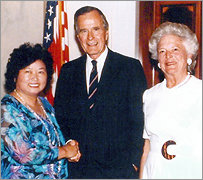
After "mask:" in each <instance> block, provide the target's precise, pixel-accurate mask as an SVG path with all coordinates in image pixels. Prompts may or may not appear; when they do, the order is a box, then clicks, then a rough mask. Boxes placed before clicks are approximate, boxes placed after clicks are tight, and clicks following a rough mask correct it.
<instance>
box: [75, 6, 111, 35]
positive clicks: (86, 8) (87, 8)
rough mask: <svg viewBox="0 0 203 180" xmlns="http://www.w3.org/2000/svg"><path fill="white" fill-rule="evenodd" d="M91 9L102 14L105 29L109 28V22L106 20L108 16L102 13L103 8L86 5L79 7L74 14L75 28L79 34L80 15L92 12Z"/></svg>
mask: <svg viewBox="0 0 203 180" xmlns="http://www.w3.org/2000/svg"><path fill="white" fill-rule="evenodd" d="M91 11H97V12H98V13H99V14H100V16H101V18H102V20H103V24H104V29H106V30H108V29H109V23H108V21H107V20H106V17H105V16H104V14H103V13H102V11H101V10H99V9H98V8H96V7H92V6H84V7H81V8H80V9H78V10H77V11H76V12H75V15H74V28H75V31H76V33H77V34H78V17H79V16H80V15H83V14H85V13H88V12H91Z"/></svg>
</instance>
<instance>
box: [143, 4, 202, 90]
mask: <svg viewBox="0 0 203 180" xmlns="http://www.w3.org/2000/svg"><path fill="white" fill-rule="evenodd" d="M201 12H202V2H201V1H140V29H139V32H140V41H139V47H140V54H141V56H142V60H143V68H144V72H145V75H146V77H147V83H148V87H152V86H154V85H155V84H157V83H159V82H160V81H162V80H163V78H164V76H163V73H161V71H160V70H159V68H157V61H154V60H152V59H151V58H150V56H149V48H148V42H149V38H150V36H151V34H152V32H153V31H154V30H155V28H156V27H158V26H159V25H160V24H161V23H163V22H165V21H171V22H178V23H183V24H186V25H187V26H189V27H190V28H191V29H192V30H193V31H194V32H195V33H196V35H197V38H198V41H199V43H200V47H199V53H198V57H197V65H196V68H195V76H196V77H198V78H200V79H201V78H202V61H201V57H202V17H201Z"/></svg>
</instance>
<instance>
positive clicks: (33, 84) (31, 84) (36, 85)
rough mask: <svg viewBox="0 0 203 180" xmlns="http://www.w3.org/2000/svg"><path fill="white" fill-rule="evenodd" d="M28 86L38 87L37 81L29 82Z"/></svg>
mask: <svg viewBox="0 0 203 180" xmlns="http://www.w3.org/2000/svg"><path fill="white" fill-rule="evenodd" d="M29 86H30V87H39V83H30V84H29Z"/></svg>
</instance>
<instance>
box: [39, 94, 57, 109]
mask: <svg viewBox="0 0 203 180" xmlns="http://www.w3.org/2000/svg"><path fill="white" fill-rule="evenodd" d="M39 99H40V100H41V101H42V104H43V106H44V108H45V109H46V110H48V111H49V112H50V113H51V112H54V108H53V106H52V105H51V104H50V103H49V101H48V100H47V99H46V98H45V97H42V96H39Z"/></svg>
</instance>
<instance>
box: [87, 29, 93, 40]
mask: <svg viewBox="0 0 203 180" xmlns="http://www.w3.org/2000/svg"><path fill="white" fill-rule="evenodd" d="M93 37H94V35H93V32H92V31H89V32H88V35H87V38H88V39H89V40H92V39H93Z"/></svg>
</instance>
